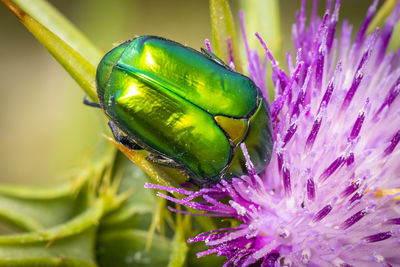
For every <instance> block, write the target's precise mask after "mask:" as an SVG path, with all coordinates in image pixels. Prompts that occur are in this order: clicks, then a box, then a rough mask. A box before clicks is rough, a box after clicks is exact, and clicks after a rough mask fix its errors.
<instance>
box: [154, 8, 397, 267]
mask: <svg viewBox="0 0 400 267" xmlns="http://www.w3.org/2000/svg"><path fill="white" fill-rule="evenodd" d="M315 3H316V2H315ZM329 3H330V4H329ZM339 4H340V2H339V1H338V2H337V3H336V4H335V6H334V7H333V6H332V1H328V9H327V11H326V13H325V15H324V16H323V17H322V18H319V17H318V16H317V15H316V4H314V7H313V12H312V15H311V19H310V22H309V24H308V26H306V16H305V1H303V4H302V8H301V11H300V12H299V13H298V14H297V23H296V24H295V25H294V26H293V41H294V46H295V49H296V52H297V54H296V55H295V56H292V55H291V54H290V53H288V54H287V69H288V71H287V72H284V71H283V70H282V69H281V68H280V67H279V65H278V63H277V62H276V61H275V59H274V58H273V56H272V55H271V53H270V52H269V50H268V48H267V46H266V44H265V43H264V42H263V41H262V39H261V37H260V36H259V35H257V37H258V38H259V39H260V42H261V44H262V45H263V46H264V48H265V51H266V54H265V56H266V57H268V58H269V59H270V61H271V63H272V68H273V73H272V78H273V82H274V85H275V100H274V101H273V103H271V105H270V112H271V121H272V127H273V134H274V149H273V155H272V160H271V162H270V164H269V165H268V167H267V168H266V170H265V173H263V174H261V175H257V174H256V173H255V171H254V168H253V167H252V164H251V159H250V158H249V157H248V155H247V152H246V148H245V146H244V145H242V150H243V153H244V154H245V156H246V158H247V164H248V170H249V175H248V176H242V177H239V178H234V179H233V180H232V182H231V183H229V182H227V181H224V180H222V181H221V183H219V184H217V185H215V186H213V187H211V188H204V189H201V190H199V191H197V192H193V191H187V190H184V189H176V188H166V187H162V186H155V185H147V186H148V187H153V188H158V189H165V190H168V191H175V192H179V193H181V194H184V195H186V197H185V198H183V199H181V200H180V199H176V198H173V197H170V196H168V195H165V194H159V195H160V196H162V197H164V198H167V199H169V200H171V201H174V202H176V203H179V204H183V205H185V206H188V207H191V208H195V209H197V210H200V211H205V212H206V213H205V214H203V215H205V216H218V217H232V218H236V219H237V220H238V221H239V222H240V225H239V226H238V227H232V228H224V229H216V230H214V231H212V232H207V233H202V234H200V235H198V236H197V237H194V238H192V239H190V240H189V242H198V241H204V242H205V243H206V245H207V246H208V247H209V249H208V250H206V251H204V252H200V253H199V254H198V256H199V257H201V256H205V255H208V254H212V253H216V254H217V255H218V256H225V257H226V258H227V261H226V263H225V266H229V265H235V266H236V265H240V266H248V265H251V264H254V263H257V264H260V265H262V266H274V265H275V264H276V263H279V264H280V265H281V266H301V265H307V266H331V265H333V266H390V265H398V264H400V254H399V248H400V238H399V236H400V205H399V202H398V200H396V199H399V197H398V195H399V193H398V192H400V190H399V188H400V161H399V157H400V145H398V143H399V141H400V97H399V93H400V49H399V50H397V51H393V52H388V51H387V46H388V42H389V39H390V37H391V34H392V31H393V27H394V24H395V23H396V22H397V20H398V18H399V12H400V2H399V3H398V4H397V6H396V8H395V10H394V12H393V14H392V15H391V16H390V17H389V18H388V20H387V21H386V24H385V25H384V26H383V28H382V29H381V30H379V29H377V30H375V31H374V32H373V33H372V34H370V35H367V33H366V32H367V28H368V26H369V23H370V21H371V19H372V16H373V15H374V13H375V9H376V7H377V1H374V2H373V4H372V5H371V7H370V8H369V9H368V11H367V14H366V17H365V20H364V22H363V24H362V26H361V28H360V29H359V30H358V33H357V34H356V37H355V40H354V42H352V41H351V36H352V27H351V26H350V25H349V24H348V23H347V22H346V21H345V22H344V23H343V25H342V27H341V29H340V30H339V29H337V22H338V13H339ZM330 5H331V7H330ZM242 22H243V18H242ZM336 31H338V33H336ZM242 32H243V36H244V40H245V44H246V50H247V55H248V63H249V74H250V77H251V78H252V79H253V80H254V81H255V83H256V84H257V85H258V86H259V87H260V88H261V90H262V91H263V93H264V94H265V96H266V98H268V95H267V90H266V88H265V84H266V82H265V66H264V65H263V64H261V63H260V60H259V58H260V55H258V54H257V52H256V51H252V50H251V49H250V48H248V45H247V42H246V33H245V31H244V27H243V23H242ZM335 36H339V38H336V37H335ZM226 199H228V201H226Z"/></svg>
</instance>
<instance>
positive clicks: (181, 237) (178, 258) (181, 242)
mask: <svg viewBox="0 0 400 267" xmlns="http://www.w3.org/2000/svg"><path fill="white" fill-rule="evenodd" d="M176 217H177V225H176V228H175V235H174V239H173V240H172V244H171V245H172V253H171V256H170V261H169V264H168V267H182V266H184V263H185V261H186V256H187V252H188V250H189V248H188V245H187V243H186V240H185V234H184V233H185V228H186V227H187V225H188V223H184V222H183V221H182V219H181V217H182V216H181V215H180V214H177V216H176Z"/></svg>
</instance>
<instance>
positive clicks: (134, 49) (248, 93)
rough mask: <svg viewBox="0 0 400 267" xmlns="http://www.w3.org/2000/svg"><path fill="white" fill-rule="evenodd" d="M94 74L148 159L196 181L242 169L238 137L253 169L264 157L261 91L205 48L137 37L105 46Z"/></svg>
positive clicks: (267, 152) (108, 106) (112, 111)
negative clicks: (182, 171)
mask: <svg viewBox="0 0 400 267" xmlns="http://www.w3.org/2000/svg"><path fill="white" fill-rule="evenodd" d="M96 78H97V93H98V97H99V101H100V105H101V107H102V108H103V109H104V111H105V113H106V114H107V116H108V117H109V118H110V121H111V122H112V123H113V125H115V126H116V127H117V128H118V129H119V131H120V132H122V133H123V134H124V135H125V137H126V138H128V139H129V140H130V141H131V142H132V143H135V144H137V145H139V146H140V147H141V148H143V149H145V150H147V151H149V152H150V153H151V155H152V157H151V160H153V161H155V162H158V163H163V164H167V165H170V166H173V167H177V168H180V169H182V170H184V171H185V172H186V173H187V174H188V176H189V177H190V179H191V180H192V181H193V182H194V183H196V184H203V183H215V182H218V181H219V180H220V179H222V178H229V177H232V176H240V175H241V174H245V173H246V168H245V160H244V157H243V155H242V152H241V150H240V148H239V144H241V143H242V142H245V144H246V146H247V149H248V151H249V154H250V157H251V159H252V161H253V163H254V165H255V167H256V170H257V171H259V172H261V171H262V170H263V169H264V168H265V166H266V164H267V163H268V162H269V160H270V156H271V150H272V135H271V129H270V117H269V112H268V106H267V103H266V101H265V99H263V97H262V94H261V92H260V90H259V89H258V88H257V86H256V85H255V84H254V83H253V82H252V81H251V80H250V79H249V78H248V77H246V76H244V75H242V74H240V73H237V72H235V71H233V70H231V69H230V68H229V67H227V66H226V65H225V64H224V63H223V62H222V61H221V60H219V59H218V58H217V57H215V56H214V55H213V54H211V53H210V52H208V51H205V50H202V53H200V52H198V51H196V50H193V49H191V48H189V47H186V46H183V45H181V44H178V43H176V42H173V41H170V40H166V39H164V38H160V37H155V36H141V37H138V38H135V39H133V40H131V41H127V42H125V43H123V44H121V45H120V46H118V47H116V48H114V49H112V50H111V51H110V52H108V53H107V54H106V55H105V56H104V57H103V59H102V60H101V62H100V64H99V66H98V69H97V77H96Z"/></svg>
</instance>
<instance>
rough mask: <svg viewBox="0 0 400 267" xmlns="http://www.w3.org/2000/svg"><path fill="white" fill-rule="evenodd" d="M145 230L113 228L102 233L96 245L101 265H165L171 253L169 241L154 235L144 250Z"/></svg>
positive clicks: (143, 266) (140, 266) (105, 266)
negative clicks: (149, 245)
mask: <svg viewBox="0 0 400 267" xmlns="http://www.w3.org/2000/svg"><path fill="white" fill-rule="evenodd" d="M146 240H147V231H141V230H122V231H121V230H115V231H111V232H107V233H102V234H100V236H99V240H98V245H97V253H98V255H97V258H98V262H99V265H100V266H102V267H114V266H119V267H125V266H135V267H145V266H152V267H153V266H154V267H157V266H160V267H161V266H162V267H164V266H166V265H167V263H168V259H169V255H170V253H171V242H170V240H168V239H167V238H162V237H160V236H158V235H154V237H153V242H152V245H151V247H150V249H149V250H146V248H145V247H146Z"/></svg>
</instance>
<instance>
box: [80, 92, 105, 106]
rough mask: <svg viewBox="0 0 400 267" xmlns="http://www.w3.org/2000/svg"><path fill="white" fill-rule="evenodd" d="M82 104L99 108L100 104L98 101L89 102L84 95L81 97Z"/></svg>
mask: <svg viewBox="0 0 400 267" xmlns="http://www.w3.org/2000/svg"><path fill="white" fill-rule="evenodd" d="M83 104H85V105H87V106H89V107H95V108H101V105H100V104H98V103H94V102H90V101H89V100H88V99H87V97H86V95H85V96H84V97H83Z"/></svg>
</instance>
